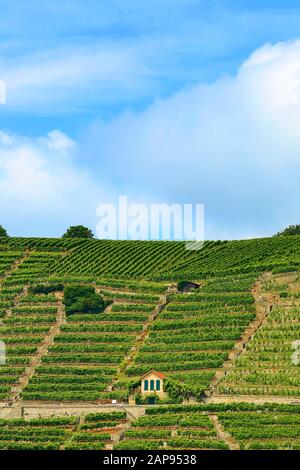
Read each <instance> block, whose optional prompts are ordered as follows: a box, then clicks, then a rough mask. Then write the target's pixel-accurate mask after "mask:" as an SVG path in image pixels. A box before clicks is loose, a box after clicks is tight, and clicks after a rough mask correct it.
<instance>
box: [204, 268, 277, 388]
mask: <svg viewBox="0 0 300 470" xmlns="http://www.w3.org/2000/svg"><path fill="white" fill-rule="evenodd" d="M269 278H272V274H271V273H268V272H267V273H264V274H263V275H262V276H261V277H260V278H259V279H258V280H257V281H256V282H255V284H254V286H253V289H252V294H253V297H254V300H255V306H256V318H255V320H254V321H253V322H251V323H250V324H249V325H248V327H247V328H246V330H245V331H244V333H243V335H242V336H241V338H240V339H239V341H237V343H235V345H234V348H233V349H232V350H231V351H230V353H229V355H228V360H227V361H225V362H224V364H223V366H222V368H221V369H218V370H217V372H216V374H215V376H214V378H213V379H212V381H211V383H210V387H209V390H208V391H206V392H205V394H206V396H211V395H214V393H215V389H216V387H217V385H218V384H219V383H220V382H221V380H222V379H223V378H224V376H225V375H226V374H227V372H228V371H229V370H230V369H231V368H232V367H233V365H234V364H235V362H236V360H237V358H238V357H239V356H240V355H241V354H243V352H244V351H245V350H246V347H247V344H248V343H249V341H251V339H252V338H253V336H254V335H255V333H256V332H257V330H259V328H261V326H262V325H263V324H264V322H265V321H266V319H267V317H268V315H269V313H270V312H271V311H272V310H273V307H274V306H275V305H277V304H278V303H279V301H280V298H279V295H278V294H276V293H269V292H263V290H262V286H263V283H264V282H265V281H266V280H268V279H269Z"/></svg>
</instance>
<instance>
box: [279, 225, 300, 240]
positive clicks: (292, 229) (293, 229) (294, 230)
mask: <svg viewBox="0 0 300 470" xmlns="http://www.w3.org/2000/svg"><path fill="white" fill-rule="evenodd" d="M289 235H300V225H290V226H289V227H287V228H285V229H284V230H283V231H282V232H279V233H277V234H276V235H275V236H276V237H286V236H289Z"/></svg>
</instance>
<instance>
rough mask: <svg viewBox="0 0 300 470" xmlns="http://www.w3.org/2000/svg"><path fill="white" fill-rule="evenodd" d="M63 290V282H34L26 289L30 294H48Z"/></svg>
mask: <svg viewBox="0 0 300 470" xmlns="http://www.w3.org/2000/svg"><path fill="white" fill-rule="evenodd" d="M63 290H64V285H63V284H36V285H33V286H31V287H29V289H28V291H29V292H30V293H32V294H49V293H50V292H62V291H63Z"/></svg>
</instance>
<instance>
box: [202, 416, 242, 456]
mask: <svg viewBox="0 0 300 470" xmlns="http://www.w3.org/2000/svg"><path fill="white" fill-rule="evenodd" d="M208 416H209V419H210V420H211V422H212V424H213V425H214V428H215V430H216V433H217V436H218V438H219V439H220V440H221V441H224V442H225V443H226V444H227V445H228V447H229V449H230V450H240V446H239V445H238V443H237V442H236V440H235V439H234V438H233V437H232V436H231V434H229V433H228V432H227V431H225V430H224V428H223V426H222V424H221V423H220V421H219V418H218V416H217V415H212V414H209V415H208Z"/></svg>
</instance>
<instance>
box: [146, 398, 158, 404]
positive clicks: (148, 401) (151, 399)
mask: <svg viewBox="0 0 300 470" xmlns="http://www.w3.org/2000/svg"><path fill="white" fill-rule="evenodd" d="M155 403H156V397H148V398H147V404H148V405H155Z"/></svg>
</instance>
